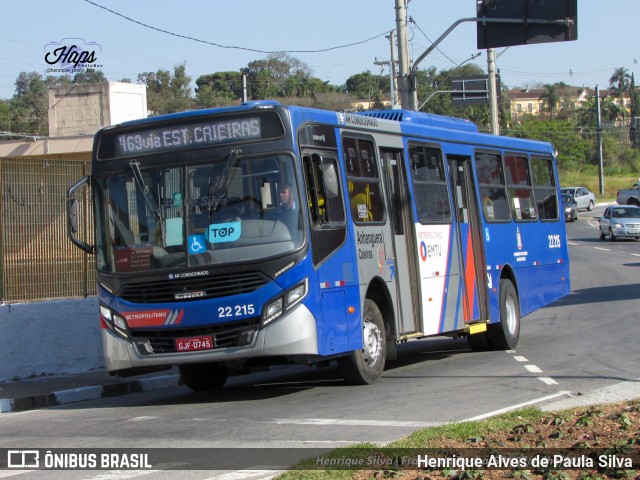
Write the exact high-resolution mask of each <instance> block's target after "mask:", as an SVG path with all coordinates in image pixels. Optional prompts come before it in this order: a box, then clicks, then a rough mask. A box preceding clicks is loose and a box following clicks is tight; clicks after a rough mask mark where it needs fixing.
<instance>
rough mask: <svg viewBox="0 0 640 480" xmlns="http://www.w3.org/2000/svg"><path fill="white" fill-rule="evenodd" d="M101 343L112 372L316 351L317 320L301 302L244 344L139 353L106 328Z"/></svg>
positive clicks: (309, 353) (135, 348) (313, 353)
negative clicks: (169, 351) (206, 348)
mask: <svg viewBox="0 0 640 480" xmlns="http://www.w3.org/2000/svg"><path fill="white" fill-rule="evenodd" d="M102 345H103V348H104V356H105V366H106V369H107V371H109V372H111V373H117V372H118V371H120V370H122V371H128V370H135V369H138V368H140V369H144V368H151V367H161V366H168V365H180V364H185V363H210V362H226V361H229V360H238V359H248V358H257V357H276V356H280V357H282V356H290V355H317V354H318V337H317V329H316V320H315V318H314V316H313V315H312V314H311V312H310V311H309V310H308V309H307V307H306V306H304V305H302V304H300V305H297V306H296V307H294V308H293V309H292V310H291V311H289V312H287V313H286V314H285V315H283V316H282V317H280V318H278V319H277V320H275V321H274V322H273V323H271V324H269V325H268V326H266V327H264V328H262V329H260V330H257V331H256V332H255V334H254V335H253V339H252V341H251V342H250V343H249V344H247V345H243V346H238V347H227V348H213V349H210V350H198V351H190V352H179V353H141V352H140V351H139V348H140V347H139V346H137V345H134V343H132V342H131V341H127V340H125V339H123V338H122V337H120V336H118V335H116V334H115V333H113V331H111V330H110V329H108V328H103V329H102Z"/></svg>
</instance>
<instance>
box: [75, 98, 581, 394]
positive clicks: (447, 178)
mask: <svg viewBox="0 0 640 480" xmlns="http://www.w3.org/2000/svg"><path fill="white" fill-rule="evenodd" d="M87 185H89V186H90V187H91V192H92V200H93V205H94V218H95V224H94V225H93V227H94V231H95V240H88V239H80V238H78V234H77V230H78V225H77V223H78V222H77V214H78V198H77V197H76V196H77V194H74V192H76V191H78V193H80V191H79V189H81V187H85V186H87ZM558 185H559V182H558V177H557V168H556V164H555V158H554V150H553V148H552V146H551V145H550V144H548V143H544V142H538V141H529V140H522V139H514V138H508V137H500V136H494V135H487V134H483V133H479V132H478V130H477V128H476V127H475V126H474V125H473V124H472V123H470V122H468V121H465V120H460V119H454V118H448V117H442V116H437V115H429V114H424V113H419V112H413V111H402V110H386V111H378V112H363V113H358V114H352V113H337V112H329V111H322V110H316V109H311V108H302V107H291V106H283V105H280V104H279V103H277V102H274V101H260V102H250V103H245V104H243V105H241V106H237V107H226V108H217V109H209V110H201V111H190V112H184V113H178V114H171V115H164V116H158V117H153V118H146V119H142V120H137V121H130V122H126V123H123V124H121V125H117V126H113V127H107V128H104V129H103V130H101V131H99V132H98V133H97V134H96V137H95V142H94V151H93V159H92V171H91V176H90V177H86V178H83V179H81V180H80V181H78V183H76V184H75V185H74V186H72V187H71V188H70V189H69V192H68V200H69V201H68V205H69V207H68V214H69V231H70V238H71V240H72V241H73V242H74V243H75V244H76V245H77V246H79V247H80V248H82V249H84V250H85V251H87V252H94V253H95V262H96V268H97V295H98V298H99V301H100V324H101V327H102V340H103V345H104V353H105V358H106V367H107V369H108V371H109V372H111V373H112V374H115V375H120V376H128V375H136V374H140V373H145V372H149V371H153V370H158V369H162V368H168V367H170V366H174V365H177V366H178V368H179V370H180V373H181V375H182V378H183V381H184V383H185V384H186V385H187V386H189V387H190V388H191V389H194V390H211V389H215V388H220V387H221V386H222V385H223V384H224V382H225V381H226V379H227V376H228V375H229V374H230V373H231V374H232V373H234V372H238V371H247V370H250V369H251V367H252V366H256V365H261V366H264V365H265V364H266V365H270V364H281V363H283V362H294V363H301V364H318V363H327V362H328V361H331V360H337V362H338V365H339V367H340V370H341V373H342V375H343V377H344V378H345V379H346V380H347V381H348V382H350V383H355V384H368V383H372V382H374V381H375V380H377V379H378V378H379V377H380V376H381V374H382V372H383V369H384V366H385V361H386V360H387V359H394V358H395V357H396V345H397V344H398V343H399V342H403V341H406V340H410V339H419V338H424V337H431V336H438V335H441V336H449V337H454V338H466V339H467V341H468V342H469V345H470V346H471V348H472V349H475V350H478V349H510V348H514V347H515V346H516V344H517V342H518V338H519V334H520V317H521V316H525V315H527V314H529V313H531V312H533V311H534V310H536V309H539V308H541V307H544V306H545V305H548V304H549V303H551V302H553V301H555V300H557V299H559V298H561V297H562V296H564V295H566V294H567V293H568V292H569V290H570V282H569V257H568V252H567V244H566V235H565V225H564V218H563V215H562V212H561V211H560V208H559V205H560V204H559V202H558V197H559V195H558ZM286 190H288V192H287V191H286ZM287 196H292V197H293V199H292V201H291V202H289V203H288V205H287V206H286V207H285V205H284V204H283V203H284V202H281V201H280V200H281V197H285V198H286V197H287ZM80 201H81V200H80Z"/></svg>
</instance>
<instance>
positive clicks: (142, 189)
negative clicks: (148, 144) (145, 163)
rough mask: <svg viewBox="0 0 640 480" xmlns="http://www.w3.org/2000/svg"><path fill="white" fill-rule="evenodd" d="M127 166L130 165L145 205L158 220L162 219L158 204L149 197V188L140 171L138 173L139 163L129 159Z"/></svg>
mask: <svg viewBox="0 0 640 480" xmlns="http://www.w3.org/2000/svg"><path fill="white" fill-rule="evenodd" d="M129 167H131V170H132V171H133V178H134V179H135V181H136V185H138V189H139V190H140V192H141V193H142V197H143V198H144V201H145V203H146V204H147V207H149V210H151V213H152V214H153V216H154V217H156V218H157V219H158V220H162V214H161V213H160V209H159V208H158V205H157V204H156V203H155V202H154V200H153V198H151V194H150V193H149V189H148V188H147V185H146V184H145V183H144V180H143V179H142V173H140V163H138V162H136V161H135V160H131V161H130V162H129Z"/></svg>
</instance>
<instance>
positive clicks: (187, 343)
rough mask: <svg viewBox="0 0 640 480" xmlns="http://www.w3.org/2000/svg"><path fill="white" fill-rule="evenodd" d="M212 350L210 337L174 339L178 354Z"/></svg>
mask: <svg viewBox="0 0 640 480" xmlns="http://www.w3.org/2000/svg"><path fill="white" fill-rule="evenodd" d="M212 348H213V338H212V337H211V335H200V336H198V337H184V338H176V350H177V351H178V352H193V351H195V350H210V349H212Z"/></svg>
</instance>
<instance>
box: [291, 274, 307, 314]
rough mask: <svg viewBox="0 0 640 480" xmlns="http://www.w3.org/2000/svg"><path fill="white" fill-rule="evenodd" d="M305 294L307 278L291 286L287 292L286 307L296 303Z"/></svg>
mask: <svg viewBox="0 0 640 480" xmlns="http://www.w3.org/2000/svg"><path fill="white" fill-rule="evenodd" d="M306 294H307V279H306V278H305V279H304V282H302V283H301V284H299V285H296V286H295V287H293V288H292V289H291V290H289V291H288V292H287V295H286V299H287V301H286V307H287V308H289V307H292V306H293V305H295V304H296V303H298V302H299V301H300V300H302V299H303V298H304V296H305V295H306Z"/></svg>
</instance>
